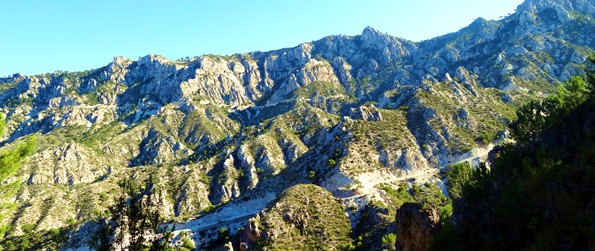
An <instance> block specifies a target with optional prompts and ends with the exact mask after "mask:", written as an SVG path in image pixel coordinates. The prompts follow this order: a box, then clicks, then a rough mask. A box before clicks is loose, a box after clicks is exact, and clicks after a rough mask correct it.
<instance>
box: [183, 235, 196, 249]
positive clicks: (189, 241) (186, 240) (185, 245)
mask: <svg viewBox="0 0 595 251" xmlns="http://www.w3.org/2000/svg"><path fill="white" fill-rule="evenodd" d="M182 247H183V248H187V249H190V250H194V249H195V248H196V245H195V244H194V241H193V240H192V239H190V237H188V236H186V237H184V238H183V239H182Z"/></svg>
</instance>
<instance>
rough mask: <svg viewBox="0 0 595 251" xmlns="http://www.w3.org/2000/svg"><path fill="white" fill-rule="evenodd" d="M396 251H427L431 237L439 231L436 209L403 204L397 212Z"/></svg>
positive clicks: (414, 204)
mask: <svg viewBox="0 0 595 251" xmlns="http://www.w3.org/2000/svg"><path fill="white" fill-rule="evenodd" d="M396 223H397V249H398V250H402V251H418V250H419V251H423V250H428V248H429V246H430V241H431V240H432V236H433V235H434V234H436V233H437V232H438V231H439V230H440V216H439V215H438V212H437V211H436V209H434V208H431V209H429V210H424V209H422V207H421V205H419V204H416V203H405V204H403V206H401V208H399V210H398V211H397V221H396Z"/></svg>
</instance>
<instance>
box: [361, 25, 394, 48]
mask: <svg viewBox="0 0 595 251" xmlns="http://www.w3.org/2000/svg"><path fill="white" fill-rule="evenodd" d="M360 39H361V41H362V42H363V45H364V47H377V46H386V45H388V44H389V43H390V39H389V36H388V35H387V34H383V33H381V32H379V31H378V30H376V29H374V28H373V27H371V26H368V27H366V28H365V29H364V31H363V32H362V35H361V36H360Z"/></svg>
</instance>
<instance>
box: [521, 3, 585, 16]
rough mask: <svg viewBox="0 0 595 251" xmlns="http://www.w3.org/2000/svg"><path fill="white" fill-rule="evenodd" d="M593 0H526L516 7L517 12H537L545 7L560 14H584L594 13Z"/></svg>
mask: <svg viewBox="0 0 595 251" xmlns="http://www.w3.org/2000/svg"><path fill="white" fill-rule="evenodd" d="M594 5H595V1H593V0H526V1H525V2H523V3H522V4H521V5H519V7H518V8H517V10H516V12H517V13H522V12H525V11H526V12H530V13H537V12H540V11H543V10H546V9H553V10H555V11H556V12H557V14H558V17H560V15H566V14H569V13H572V12H580V13H584V14H593V13H595V6H594Z"/></svg>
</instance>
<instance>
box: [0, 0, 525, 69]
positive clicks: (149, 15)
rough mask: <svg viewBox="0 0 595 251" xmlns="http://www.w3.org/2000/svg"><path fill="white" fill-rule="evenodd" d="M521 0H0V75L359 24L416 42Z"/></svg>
mask: <svg viewBox="0 0 595 251" xmlns="http://www.w3.org/2000/svg"><path fill="white" fill-rule="evenodd" d="M521 2H522V0H499V1H494V0H490V1H486V0H451V1H444V0H368V1H363V0H361V1H355V0H301V1H285V0H250V1H248V0H210V1H207V0H195V1H190V0H171V1H156V0H143V1H141V0H99V1H90V0H89V1H87V0H51V1H48V0H7V1H1V2H0V10H2V11H1V12H0V32H1V34H2V35H1V36H0V76H7V75H10V74H13V73H16V72H23V73H25V74H28V75H32V74H38V73H44V72H54V71H56V70H66V71H77V70H85V69H94V68H98V67H101V66H104V65H106V64H108V63H109V62H110V61H111V60H112V58H113V57H114V56H118V55H120V56H125V57H128V58H132V59H137V58H138V57H140V56H144V55H147V54H149V53H154V54H161V55H164V56H166V57H168V58H171V59H178V58H182V57H186V56H189V57H192V56H198V55H203V54H222V55H228V54H233V53H239V52H251V51H267V50H272V49H279V48H284V47H293V46H296V45H298V44H299V43H302V42H308V41H313V40H317V39H320V38H322V37H324V36H327V35H338V34H346V35H357V34H360V33H361V31H362V30H363V29H364V28H365V27H366V26H372V27H374V28H376V29H378V30H380V31H381V32H385V33H388V34H391V35H393V36H398V37H401V38H405V39H409V40H413V41H420V40H424V39H429V38H432V37H436V36H439V35H443V34H446V33H449V32H454V31H457V30H459V29H460V28H462V27H464V26H466V25H468V24H469V23H471V22H472V21H473V20H475V18H477V17H483V18H486V19H499V18H500V16H504V15H506V14H508V13H512V12H513V11H514V10H515V8H516V6H518V5H519V4H520V3H521Z"/></svg>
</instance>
